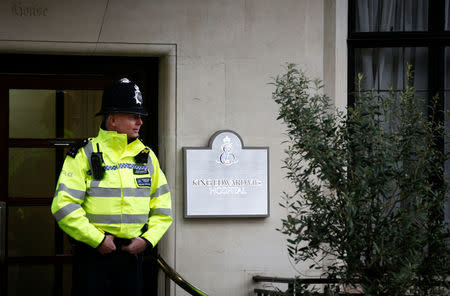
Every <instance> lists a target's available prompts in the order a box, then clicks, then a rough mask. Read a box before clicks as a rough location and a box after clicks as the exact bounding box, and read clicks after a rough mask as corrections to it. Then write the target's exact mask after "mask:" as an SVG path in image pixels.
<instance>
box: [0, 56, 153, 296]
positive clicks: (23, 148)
mask: <svg viewBox="0 0 450 296" xmlns="http://www.w3.org/2000/svg"><path fill="white" fill-rule="evenodd" d="M123 77H127V78H129V79H131V80H133V81H135V82H136V83H137V84H138V85H139V87H140V89H141V92H142V95H143V97H144V105H145V108H146V109H147V110H148V111H149V113H150V116H149V117H148V118H146V119H145V120H144V125H143V128H142V133H141V138H142V139H143V141H144V143H145V144H146V145H148V146H150V147H151V148H152V149H153V150H154V151H158V147H157V145H158V134H157V131H158V128H157V125H158V118H157V110H158V108H157V106H158V98H157V94H158V89H157V85H158V59H157V58H132V57H105V56H55V55H13V54H7V55H0V112H1V115H0V120H1V127H2V128H1V129H0V138H1V141H0V152H1V157H2V158H3V160H2V163H3V164H5V165H4V166H3V169H2V170H1V173H0V184H1V185H2V186H1V188H2V189H1V190H2V192H1V194H0V202H3V204H4V205H5V208H6V219H4V220H5V225H3V226H4V227H5V233H4V236H5V237H4V239H5V243H4V250H3V252H2V250H0V256H1V255H2V253H4V258H3V259H4V260H0V264H1V266H0V295H8V296H9V295H11V296H13V295H14V296H16V295H17V296H22V295H32V294H33V295H70V287H71V264H72V255H71V247H70V243H69V241H68V238H67V235H66V234H64V233H63V232H62V231H61V230H60V229H59V227H58V226H57V224H56V222H55V221H54V219H53V216H52V215H51V212H50V205H51V202H52V198H53V194H54V190H55V186H56V181H57V178H58V175H59V172H60V169H61V166H62V164H63V161H64V157H65V153H66V151H67V149H68V147H69V146H70V145H71V144H72V143H74V142H76V141H78V140H80V139H83V138H87V137H93V136H96V135H97V132H98V127H99V125H100V118H98V117H95V116H94V114H95V113H96V112H98V111H99V109H100V104H101V95H102V89H103V88H104V86H105V85H106V84H108V83H109V82H111V81H113V80H117V79H120V78H123ZM0 220H1V219H0ZM0 240H1V239H0ZM153 252H156V250H154V251H153ZM149 255H151V254H149ZM0 259H1V258H0ZM150 262H151V260H147V261H146V266H145V268H144V278H145V279H146V281H145V282H144V295H155V294H156V283H157V279H156V267H155V266H153V265H152V264H151V263H150Z"/></svg>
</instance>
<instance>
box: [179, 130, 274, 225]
mask: <svg viewBox="0 0 450 296" xmlns="http://www.w3.org/2000/svg"><path fill="white" fill-rule="evenodd" d="M183 154H184V216H185V217H186V218H212V217H267V216H269V148H268V147H244V145H243V141H242V139H241V137H240V136H239V135H238V134H237V133H236V132H234V131H230V130H223V131H218V132H216V133H215V134H214V135H213V136H212V137H211V139H210V141H209V146H208V147H184V148H183Z"/></svg>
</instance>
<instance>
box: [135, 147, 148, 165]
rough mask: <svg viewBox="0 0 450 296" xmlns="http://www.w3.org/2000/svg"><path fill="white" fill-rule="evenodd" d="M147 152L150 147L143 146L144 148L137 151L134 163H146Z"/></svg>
mask: <svg viewBox="0 0 450 296" xmlns="http://www.w3.org/2000/svg"><path fill="white" fill-rule="evenodd" d="M149 153H150V148H147V147H145V149H144V150H142V151H141V152H139V154H138V155H136V156H135V157H134V160H135V161H136V163H147V159H148V154H149Z"/></svg>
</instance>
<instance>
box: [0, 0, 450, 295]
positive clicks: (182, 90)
mask: <svg viewBox="0 0 450 296" xmlns="http://www.w3.org/2000/svg"><path fill="white" fill-rule="evenodd" d="M349 2H350V4H351V3H353V1H348V0H276V1H274V0H240V1H237V0H232V1H228V0H212V1H201V0H188V1H185V0H168V1H156V0H137V1H131V0H127V1H117V0H94V1H92V0H89V1H88V0H79V1H68V0H64V1H56V0H21V1H17V0H4V1H1V2H0V54H1V55H2V60H3V61H4V62H3V63H2V64H3V66H2V65H0V75H2V76H1V77H2V82H0V84H1V85H0V88H1V91H2V93H1V97H0V99H1V104H2V106H3V107H4V108H3V109H4V114H3V124H2V126H4V127H5V128H4V131H3V133H1V135H2V137H3V138H2V141H1V143H2V144H1V145H2V147H1V151H2V152H4V153H2V155H4V159H3V160H4V163H8V166H6V167H4V168H3V171H2V174H1V176H2V177H1V178H2V180H1V182H2V183H1V184H3V185H4V186H2V188H4V189H3V194H2V198H1V199H0V200H1V201H4V202H6V205H7V211H8V218H7V223H6V225H7V226H6V227H5V228H4V232H3V233H4V237H5V240H6V243H5V246H6V252H5V254H4V260H3V262H4V264H3V266H4V268H3V274H2V277H3V278H4V279H6V282H7V286H8V288H7V294H6V295H24V294H26V293H29V292H30V291H37V292H38V294H39V295H40V294H42V295H50V294H48V292H49V291H50V293H54V294H55V295H58V293H63V295H67V291H68V287H69V286H70V272H69V267H70V264H66V263H64V262H63V263H61V261H58V260H59V259H58V260H56V259H55V258H56V254H69V253H70V250H69V249H68V248H67V246H66V243H65V242H64V238H61V237H58V234H57V230H55V222H54V221H53V218H52V217H51V215H50V210H49V206H48V200H50V198H51V196H52V194H53V192H52V190H54V187H53V186H54V184H55V183H54V182H55V176H56V175H57V168H58V161H61V157H62V156H61V155H63V154H62V150H61V149H59V150H58V147H56V146H57V145H63V144H65V142H52V143H53V144H51V143H50V142H49V141H50V140H49V139H53V138H54V139H59V138H70V139H71V138H81V137H87V136H95V133H96V128H97V127H98V121H95V120H94V119H93V118H92V116H91V115H93V114H94V113H95V112H96V111H97V109H98V108H99V102H100V101H99V100H100V97H101V92H99V89H101V86H103V85H104V82H105V81H107V80H108V79H110V78H111V77H116V76H120V75H121V73H131V75H132V76H133V75H134V77H136V78H137V80H138V81H140V82H142V83H143V84H144V85H145V86H144V87H143V94H144V100H147V102H146V104H147V108H148V109H149V111H150V117H149V119H148V120H147V122H145V123H144V124H145V125H146V126H147V138H148V141H149V142H150V143H151V145H152V147H153V148H154V149H155V150H156V151H157V153H158V155H159V158H160V161H161V165H162V167H163V169H164V171H165V172H166V175H167V178H168V182H169V184H170V187H171V190H172V193H173V210H174V224H173V226H172V227H171V229H170V230H169V232H168V233H167V234H166V235H165V237H164V238H163V240H162V241H161V242H160V243H159V246H158V253H159V254H161V256H162V257H163V258H164V259H165V260H166V261H167V262H168V263H169V264H170V265H171V266H173V267H174V268H175V269H176V271H177V272H179V273H180V274H181V275H182V276H184V277H185V278H186V279H187V280H188V281H190V282H191V283H193V284H194V285H196V286H198V287H199V288H201V289H202V290H204V291H206V292H208V293H209V294H210V295H223V296H227V295H242V296H244V295H253V292H252V291H253V289H254V288H256V287H257V286H258V284H255V283H254V282H253V281H252V276H253V275H268V276H279V277H283V276H284V277H292V276H296V275H298V271H301V272H302V274H303V275H305V274H306V275H311V274H310V272H309V271H307V267H308V266H309V264H308V263H307V262H305V263H303V264H299V265H298V266H295V267H294V266H292V263H291V262H290V260H289V258H288V254H287V250H286V245H285V237H283V235H282V234H281V233H280V232H278V231H277V230H276V229H277V228H279V227H280V226H281V219H282V218H283V217H284V216H285V214H286V213H285V210H284V209H283V208H281V207H280V206H279V205H278V204H279V202H280V196H281V195H282V192H283V191H289V190H293V187H292V185H291V184H289V182H288V181H287V180H286V179H285V178H284V175H285V171H283V169H282V168H281V166H282V159H283V158H284V148H285V147H284V146H283V144H282V142H283V141H284V140H285V136H284V135H283V133H284V127H283V125H282V124H281V123H280V122H278V121H277V120H276V118H277V113H278V106H277V105H276V104H275V103H274V102H273V101H272V99H271V93H272V91H273V88H272V86H271V85H270V84H269V83H270V82H271V81H272V78H273V77H274V76H276V75H278V74H280V73H282V72H283V71H284V70H285V68H284V66H285V65H286V63H295V64H297V65H299V67H300V68H302V69H303V70H305V71H306V72H307V74H308V75H309V76H310V77H318V78H320V79H322V80H323V81H324V84H325V92H326V93H327V94H328V95H329V96H330V97H331V98H332V99H333V100H334V103H335V106H337V107H342V108H344V107H345V106H346V105H347V89H348V88H349V81H348V80H349V79H348V78H347V77H348V70H347V69H348V47H347V38H348V24H349V17H348V11H349V9H348V8H349ZM426 2H427V1H426ZM447 2H448V1H447ZM447 4H448V3H447ZM362 26H363V25H361V27H362ZM356 37H358V36H356ZM357 47H358V44H357V43H354V45H353V47H352V48H357ZM351 54H352V55H354V54H355V53H354V51H351ZM356 54H358V52H357V53H356ZM360 56H364V52H363V54H360ZM80 65H82V67H81V66H80ZM352 69H359V68H357V67H356V68H355V67H354V68H352ZM97 70H98V71H97ZM352 71H354V70H352ZM64 75H66V76H67V77H69V78H70V79H69V80H70V81H66V80H65V78H64V77H65V76H64ZM53 78H54V79H53ZM52 79H53V80H52ZM57 90H60V92H58V91H57ZM62 90H67V91H65V92H61V91H62ZM69 90H70V91H69ZM146 94H147V95H148V96H147V97H145V95H146ZM58 96H63V97H64V102H65V103H64V106H58V103H56V102H57V100H58ZM58 108H59V109H58ZM58 110H59V111H60V112H61V113H64V114H65V115H64V116H63V117H62V118H61V117H58V114H59V113H60V112H59V111H58ZM58 118H59V119H58ZM58 120H59V121H58ZM58 122H59V123H58ZM71 122H72V123H71ZM73 122H75V123H73ZM86 122H88V123H86ZM83 124H84V125H83ZM6 127H8V128H6ZM49 130H52V132H48V131H49ZM220 130H232V131H234V132H236V133H238V134H239V135H240V136H241V138H242V139H243V142H244V145H246V146H268V147H269V150H270V157H269V164H270V171H269V180H270V191H269V205H270V215H269V216H268V217H265V218H236V217H234V218H201V219H199V218H185V217H184V207H185V204H184V184H183V182H184V169H183V153H182V149H183V147H205V146H207V145H208V141H209V140H210V138H211V136H212V135H213V134H215V133H216V132H217V131H220ZM23 131H25V132H23ZM27 139H28V140H27ZM29 139H32V140H29ZM44 140H45V141H46V142H45V144H42V143H43V141H44ZM40 143H41V144H40ZM48 143H50V144H48ZM55 143H56V144H55ZM52 145H53V146H52ZM55 145H56V146H55ZM39 149H41V150H39ZM46 149H47V150H46ZM58 151H59V152H58ZM58 153H59V154H58ZM30 155H31V156H30ZM58 157H59V158H58ZM29 163H32V164H31V165H30V164H29ZM30 175H31V176H33V177H32V178H31V179H33V180H31V181H30ZM45 176H49V177H45ZM30 182H31V184H32V186H30ZM37 192H39V193H37ZM46 238H49V239H46ZM58 240H59V241H61V243H60V244H59V247H58V243H57V242H56V241H58ZM55 245H56V246H55ZM30 246H33V248H32V247H30ZM60 257H61V256H60ZM52 258H53V259H52ZM55 260H56V261H55ZM5 262H6V263H5ZM55 262H56V263H55ZM58 262H59V263H58ZM57 265H58V266H62V267H56V266H57ZM152 276H153V277H155V279H154V281H155V285H157V290H158V295H164V293H165V291H164V288H165V284H164V281H163V278H162V275H161V273H160V275H159V280H156V276H155V275H154V274H153V275H152ZM149 281H150V279H149ZM170 290H171V291H170V295H177V296H179V295H187V294H186V292H184V291H183V290H182V289H181V288H179V287H177V286H175V285H173V284H171V289H170ZM3 292H4V291H3ZM46 293H47V294H46Z"/></svg>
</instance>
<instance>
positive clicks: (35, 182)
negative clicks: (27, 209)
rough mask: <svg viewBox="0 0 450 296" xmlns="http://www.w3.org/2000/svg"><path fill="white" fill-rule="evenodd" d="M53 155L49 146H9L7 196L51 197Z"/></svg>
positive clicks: (53, 167)
mask: <svg viewBox="0 0 450 296" xmlns="http://www.w3.org/2000/svg"><path fill="white" fill-rule="evenodd" d="M55 155H56V153H55V150H54V149H50V148H10V149H9V178H8V195H9V197H10V198H14V197H44V198H45V197H46V198H51V197H53V194H54V193H55V186H56V182H55V175H56V172H55V170H56V168H55V166H56V164H55Z"/></svg>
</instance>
